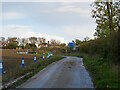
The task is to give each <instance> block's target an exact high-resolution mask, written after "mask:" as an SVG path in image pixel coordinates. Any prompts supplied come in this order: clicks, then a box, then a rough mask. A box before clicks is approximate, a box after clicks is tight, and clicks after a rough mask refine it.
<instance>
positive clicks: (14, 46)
mask: <svg viewBox="0 0 120 90" xmlns="http://www.w3.org/2000/svg"><path fill="white" fill-rule="evenodd" d="M16 47H18V45H17V44H16V43H13V42H11V43H9V44H8V45H7V46H6V47H5V48H7V49H16Z"/></svg>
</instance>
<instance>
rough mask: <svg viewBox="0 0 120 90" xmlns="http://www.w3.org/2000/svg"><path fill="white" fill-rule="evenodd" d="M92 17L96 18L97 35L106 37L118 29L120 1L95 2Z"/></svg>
mask: <svg viewBox="0 0 120 90" xmlns="http://www.w3.org/2000/svg"><path fill="white" fill-rule="evenodd" d="M91 6H92V7H93V10H92V17H93V18H95V20H96V23H97V28H96V32H95V34H94V35H95V36H97V37H106V36H108V35H110V34H111V33H112V32H114V31H118V21H119V16H118V2H109V1H107V0H105V1H103V2H94V3H93V4H91Z"/></svg>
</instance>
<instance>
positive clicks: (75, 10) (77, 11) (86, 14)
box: [56, 6, 90, 17]
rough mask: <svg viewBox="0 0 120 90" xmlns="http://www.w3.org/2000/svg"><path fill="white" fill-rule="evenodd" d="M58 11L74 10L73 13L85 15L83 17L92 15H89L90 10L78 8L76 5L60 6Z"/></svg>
mask: <svg viewBox="0 0 120 90" xmlns="http://www.w3.org/2000/svg"><path fill="white" fill-rule="evenodd" d="M56 12H72V13H77V14H79V15H80V16H83V17H90V15H88V14H90V10H87V9H82V8H77V7H74V6H63V7H60V8H57V9H56Z"/></svg>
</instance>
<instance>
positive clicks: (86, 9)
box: [0, 2, 96, 43]
mask: <svg viewBox="0 0 120 90" xmlns="http://www.w3.org/2000/svg"><path fill="white" fill-rule="evenodd" d="M91 3H92V2H3V3H2V20H1V19H0V21H2V36H3V37H6V38H7V37H19V38H28V37H31V36H35V37H45V38H46V39H47V40H51V39H56V40H59V41H61V43H64V42H65V43H67V42H70V41H72V40H74V39H80V40H83V39H84V38H85V37H86V36H88V37H89V38H91V39H93V38H94V37H93V34H94V32H95V28H96V24H95V20H94V19H93V18H92V17H91V11H92V7H91V6H90V4H91Z"/></svg>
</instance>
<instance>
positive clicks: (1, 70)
mask: <svg viewBox="0 0 120 90" xmlns="http://www.w3.org/2000/svg"><path fill="white" fill-rule="evenodd" d="M0 73H4V71H3V65H2V60H0Z"/></svg>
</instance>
